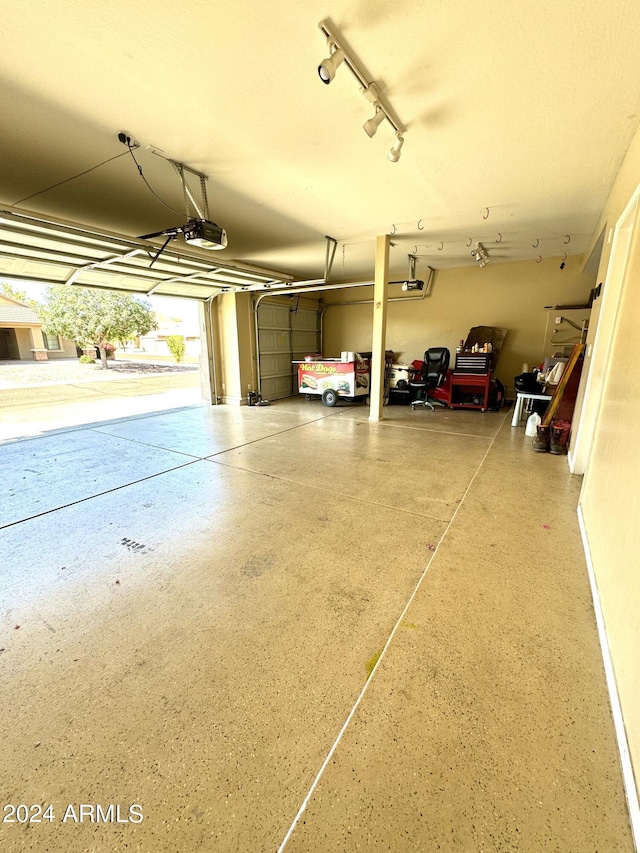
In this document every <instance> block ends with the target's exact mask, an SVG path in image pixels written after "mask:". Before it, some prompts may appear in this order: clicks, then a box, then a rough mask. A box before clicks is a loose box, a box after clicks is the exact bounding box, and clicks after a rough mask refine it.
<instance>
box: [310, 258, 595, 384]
mask: <svg viewBox="0 0 640 853" xmlns="http://www.w3.org/2000/svg"><path fill="white" fill-rule="evenodd" d="M560 263H561V259H560V258H549V259H545V260H544V261H543V262H542V263H540V264H538V263H536V262H535V261H530V262H529V261H525V262H520V263H509V264H500V263H495V264H489V265H488V266H486V267H485V268H484V269H479V268H478V267H464V268H459V269H451V270H439V271H436V273H435V276H434V280H433V283H432V285H431V289H430V291H429V295H428V296H426V297H425V298H424V299H410V300H407V301H406V302H404V301H403V302H391V303H390V304H389V310H388V316H387V349H391V350H393V351H394V352H395V353H396V356H397V358H398V360H399V361H402V362H411V361H413V360H414V359H421V358H422V357H423V354H424V351H425V350H426V349H427V348H428V347H430V346H446V347H449V349H450V350H451V352H452V353H453V352H454V351H455V348H456V345H457V343H458V341H459V340H460V338H466V336H467V333H468V331H469V329H470V328H471V327H472V326H480V325H482V326H499V327H502V328H506V329H507V330H508V332H507V337H506V340H505V344H504V346H503V349H502V352H501V354H500V359H499V362H498V368H497V371H496V375H497V376H498V378H499V379H500V380H501V381H502V382H503V383H504V384H505V385H506V386H507V388H508V389H509V390H510V391H512V389H513V377H514V376H517V375H518V374H519V373H520V371H521V368H522V365H523V363H528V364H529V365H530V366H531V367H533V366H534V365H536V364H538V363H539V362H541V361H542V359H543V357H544V350H545V341H546V338H547V335H548V328H547V321H548V313H549V312H547V311H546V310H545V307H544V306H545V305H556V304H575V303H583V302H586V300H587V299H588V296H589V292H590V290H591V288H592V287H593V286H594V283H595V276H594V275H593V273H588V272H583V271H582V270H581V258H580V257H578V256H573V257H569V258H568V260H567V262H566V265H565V268H564V269H563V270H561V269H560ZM416 272H417V276H418V277H419V278H424V279H426V278H427V276H428V270H426V269H420V267H419V266H418V269H417V271H416ZM389 295H390V296H391V297H398V296H403V294H402V291H401V289H400V287H399V286H397V285H396V286H393V285H391V286H390V288H389ZM408 295H409V296H411V295H412V294H411V292H409V294H408ZM371 296H372V288H368V287H367V288H357V289H354V290H350V291H340V290H338V291H332V292H327V293H326V294H325V302H326V303H327V304H328V305H331V304H332V303H341V305H340V307H329V308H327V310H326V312H325V315H324V335H323V349H324V355H325V356H328V357H331V356H339V355H340V352H341V351H342V350H360V351H362V350H364V351H368V350H370V349H371V320H372V306H371V304H368V305H350V306H347V307H344V306H343V305H342V303H345V302H349V301H352V300H361V299H371ZM405 299H406V297H405Z"/></svg>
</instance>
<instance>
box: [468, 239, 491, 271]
mask: <svg viewBox="0 0 640 853" xmlns="http://www.w3.org/2000/svg"><path fill="white" fill-rule="evenodd" d="M471 257H472V258H473V259H474V261H477V262H478V264H479V265H480V268H481V269H484V267H486V265H487V264H488V263H489V254H488V252H487V250H486V249H485V247H484V246H483V245H482V243H476V247H475V249H472V250H471Z"/></svg>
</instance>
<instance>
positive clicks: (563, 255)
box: [562, 252, 567, 261]
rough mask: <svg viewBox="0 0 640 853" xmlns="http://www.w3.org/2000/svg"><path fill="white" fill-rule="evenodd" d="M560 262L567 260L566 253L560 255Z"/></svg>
mask: <svg viewBox="0 0 640 853" xmlns="http://www.w3.org/2000/svg"><path fill="white" fill-rule="evenodd" d="M562 260H563V261H566V260H567V253H566V252H563V253H562Z"/></svg>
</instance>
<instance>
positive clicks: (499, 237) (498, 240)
mask: <svg viewBox="0 0 640 853" xmlns="http://www.w3.org/2000/svg"><path fill="white" fill-rule="evenodd" d="M496 243H502V234H501V233H500V232H499V231H498V239H497V240H496Z"/></svg>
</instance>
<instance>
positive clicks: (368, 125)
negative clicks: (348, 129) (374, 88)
mask: <svg viewBox="0 0 640 853" xmlns="http://www.w3.org/2000/svg"><path fill="white" fill-rule="evenodd" d="M384 118H385V115H384V113H383V112H382V110H381V109H380V107H378V106H376V113H375V115H374V117H373V118H370V119H369V120H368V121H365V123H364V124H363V125H362V126H363V127H364V130H365V133H366V134H367V136H375V133H376V130H377V129H378V128H379V127H380V125H381V124H382V122H383V121H384Z"/></svg>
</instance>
